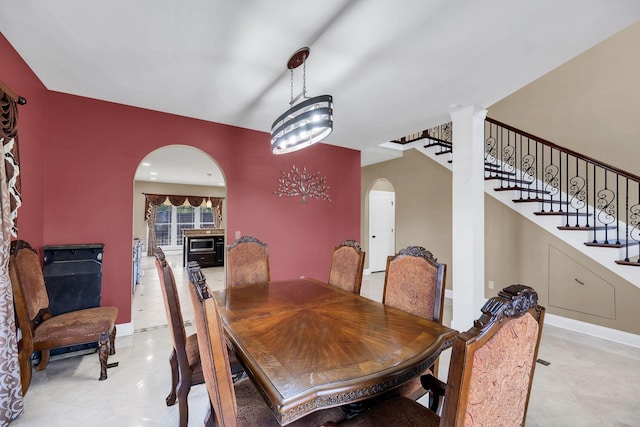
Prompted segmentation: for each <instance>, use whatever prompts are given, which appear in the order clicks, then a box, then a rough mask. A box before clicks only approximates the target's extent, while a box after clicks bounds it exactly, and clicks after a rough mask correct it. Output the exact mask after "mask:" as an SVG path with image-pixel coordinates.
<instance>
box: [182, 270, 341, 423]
mask: <svg viewBox="0 0 640 427" xmlns="http://www.w3.org/2000/svg"><path fill="white" fill-rule="evenodd" d="M189 276H190V281H189V283H190V286H189V293H190V295H191V301H192V303H193V312H194V316H195V322H196V331H197V335H198V345H199V347H200V355H201V358H202V369H203V373H204V381H205V384H206V387H207V391H208V393H209V401H210V408H209V412H208V414H207V417H206V419H205V425H207V426H214V425H215V426H217V427H234V426H248V427H249V426H250V427H254V426H260V427H279V426H280V424H279V423H278V421H277V420H276V417H275V416H274V414H273V412H272V411H271V409H270V408H269V407H268V406H267V403H266V402H265V401H264V399H263V398H262V396H261V395H260V393H259V392H258V390H257V389H256V387H255V386H254V385H253V383H252V382H251V380H249V379H248V378H244V379H242V380H240V381H238V382H236V383H235V384H233V383H232V381H231V371H230V369H229V359H228V353H227V351H226V347H227V344H226V339H225V335H224V330H223V328H222V320H221V318H220V313H219V311H218V306H217V304H216V302H215V299H214V298H212V297H211V294H210V292H209V289H208V287H207V283H206V279H205V278H204V275H202V274H201V272H200V271H199V269H198V268H193V269H190V272H189ZM343 419H344V414H343V412H342V411H341V410H340V409H339V408H330V409H324V410H321V411H317V412H313V413H312V414H310V415H308V416H306V417H304V418H302V419H300V420H297V421H294V422H293V423H291V424H288V425H289V426H292V427H302V426H317V425H320V424H321V423H322V422H325V421H326V422H340V421H342V420H343Z"/></svg>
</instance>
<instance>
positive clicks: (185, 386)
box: [178, 375, 191, 427]
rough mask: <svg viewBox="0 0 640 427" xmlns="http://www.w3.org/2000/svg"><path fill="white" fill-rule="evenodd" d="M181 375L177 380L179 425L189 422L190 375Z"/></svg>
mask: <svg viewBox="0 0 640 427" xmlns="http://www.w3.org/2000/svg"><path fill="white" fill-rule="evenodd" d="M186 376H187V375H181V376H180V381H179V382H178V412H179V413H180V427H187V424H189V400H188V398H189V391H191V376H190V375H189V378H183V377H186Z"/></svg>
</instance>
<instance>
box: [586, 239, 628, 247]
mask: <svg viewBox="0 0 640 427" xmlns="http://www.w3.org/2000/svg"><path fill="white" fill-rule="evenodd" d="M584 244H585V245H586V246H596V247H599V248H623V247H625V246H635V245H637V244H638V242H636V241H629V240H620V243H617V242H616V243H605V242H604V241H603V240H600V241H595V242H585V243H584Z"/></svg>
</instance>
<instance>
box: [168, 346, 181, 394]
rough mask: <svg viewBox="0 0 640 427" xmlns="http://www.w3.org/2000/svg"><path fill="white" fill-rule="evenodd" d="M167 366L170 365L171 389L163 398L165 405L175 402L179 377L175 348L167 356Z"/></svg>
mask: <svg viewBox="0 0 640 427" xmlns="http://www.w3.org/2000/svg"><path fill="white" fill-rule="evenodd" d="M169 366H170V367H171V391H170V392H169V395H168V396H167V398H166V399H165V400H166V402H167V406H171V405H174V404H175V403H176V389H177V388H178V380H179V379H180V378H179V376H178V359H177V356H176V350H175V349H174V350H172V351H171V356H169Z"/></svg>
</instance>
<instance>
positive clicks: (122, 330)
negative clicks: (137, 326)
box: [116, 322, 133, 337]
mask: <svg viewBox="0 0 640 427" xmlns="http://www.w3.org/2000/svg"><path fill="white" fill-rule="evenodd" d="M127 335H133V323H132V322H129V323H120V324H116V337H126V336H127Z"/></svg>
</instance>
